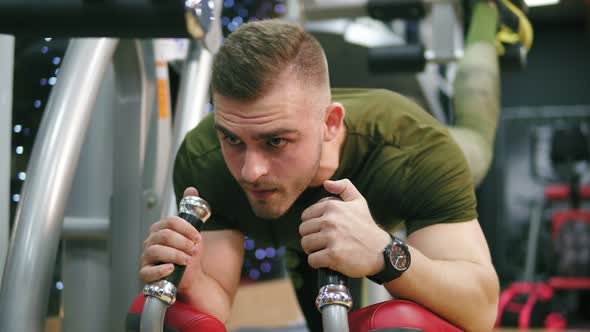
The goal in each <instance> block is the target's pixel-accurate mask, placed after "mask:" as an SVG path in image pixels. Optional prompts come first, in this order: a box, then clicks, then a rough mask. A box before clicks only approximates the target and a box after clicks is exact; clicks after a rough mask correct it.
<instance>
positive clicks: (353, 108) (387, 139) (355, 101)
mask: <svg viewBox="0 0 590 332" xmlns="http://www.w3.org/2000/svg"><path fill="white" fill-rule="evenodd" d="M332 100H334V101H335V102H340V103H341V104H342V105H343V106H344V109H345V111H346V116H345V123H346V125H347V129H348V130H349V133H351V134H356V135H368V136H371V139H373V140H378V141H379V140H383V141H382V142H384V143H390V144H392V145H395V146H404V145H405V146H407V145H408V144H410V145H411V144H412V143H413V142H415V141H416V140H420V139H421V136H422V135H423V134H424V131H425V130H426V131H430V132H437V133H439V134H442V135H446V129H445V127H444V126H443V125H442V124H441V123H440V122H438V121H437V120H436V119H435V118H434V117H432V115H430V114H429V113H428V112H427V111H426V110H424V108H422V107H421V106H420V105H418V104H417V103H415V102H414V101H413V100H411V99H410V98H407V97H404V96H402V95H400V94H399V93H396V92H393V91H391V90H387V89H350V88H345V89H341V88H338V89H333V90H332Z"/></svg>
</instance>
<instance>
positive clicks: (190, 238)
mask: <svg viewBox="0 0 590 332" xmlns="http://www.w3.org/2000/svg"><path fill="white" fill-rule="evenodd" d="M198 195H199V192H198V191H197V189H195V188H193V187H189V188H187V189H186V190H185V191H184V196H185V197H186V196H198ZM201 240H202V237H201V234H200V233H199V232H198V231H197V230H196V229H195V228H194V227H193V226H192V225H191V224H189V223H188V222H187V221H186V220H184V219H182V218H180V217H177V216H169V217H164V218H162V219H160V220H158V221H157V222H156V223H154V224H153V225H152V226H151V227H150V234H149V235H148V237H147V239H146V240H145V241H144V242H143V254H142V255H141V269H140V270H139V276H140V277H141V279H142V280H143V282H144V283H146V284H147V283H149V282H152V281H155V280H160V279H162V278H164V277H166V276H168V275H169V274H171V273H172V271H174V265H173V264H177V265H188V264H189V262H190V264H191V269H193V270H194V269H195V268H196V267H198V266H197V265H200V261H199V259H198V258H199V256H200V252H201V251H202V250H201V243H202V241H201ZM183 280H184V278H183Z"/></svg>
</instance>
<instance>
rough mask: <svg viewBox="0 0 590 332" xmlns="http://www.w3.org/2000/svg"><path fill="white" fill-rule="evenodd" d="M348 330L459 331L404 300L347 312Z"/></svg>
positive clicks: (364, 331) (361, 331)
mask: <svg viewBox="0 0 590 332" xmlns="http://www.w3.org/2000/svg"><path fill="white" fill-rule="evenodd" d="M348 325H349V327H350V332H367V331H370V330H375V329H383V328H396V327H397V328H402V327H406V328H414V329H419V330H423V331H426V332H460V331H462V330H461V329H459V328H457V327H455V326H454V325H452V324H451V323H449V322H447V321H446V320H444V319H442V318H440V317H439V316H437V315H436V314H434V313H432V312H431V311H428V310H426V309H425V308H423V307H422V306H420V305H418V304H416V303H413V302H410V301H404V300H391V301H385V302H381V303H377V304H374V305H371V306H368V307H365V308H362V309H359V310H356V311H353V312H351V313H349V314H348Z"/></svg>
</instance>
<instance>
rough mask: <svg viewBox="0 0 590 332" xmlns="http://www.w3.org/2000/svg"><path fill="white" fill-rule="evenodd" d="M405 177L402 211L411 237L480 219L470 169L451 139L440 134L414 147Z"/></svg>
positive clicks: (446, 135) (442, 133)
mask: <svg viewBox="0 0 590 332" xmlns="http://www.w3.org/2000/svg"><path fill="white" fill-rule="evenodd" d="M405 173H406V177H405V181H404V184H403V190H402V192H401V195H402V197H401V201H402V203H401V207H402V211H403V214H404V219H405V220H406V227H407V231H408V234H410V233H412V232H414V231H416V230H418V229H420V228H424V227H426V226H429V225H433V224H438V223H452V222H463V221H470V220H473V219H476V218H477V210H476V209H477V202H476V198H475V192H474V189H473V183H472V177H471V174H470V171H469V166H468V164H467V161H466V160H465V156H464V155H463V152H462V151H461V149H460V148H459V146H458V145H457V144H456V143H455V141H454V140H453V139H452V138H451V137H450V135H448V134H445V133H444V132H440V133H439V135H434V137H430V138H429V140H427V141H425V142H422V144H420V145H419V146H417V147H415V150H414V151H413V152H412V155H411V157H410V158H409V159H408V164H407V169H406V172H405Z"/></svg>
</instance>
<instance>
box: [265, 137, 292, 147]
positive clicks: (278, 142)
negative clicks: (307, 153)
mask: <svg viewBox="0 0 590 332" xmlns="http://www.w3.org/2000/svg"><path fill="white" fill-rule="evenodd" d="M285 144H287V140H286V139H284V138H271V139H270V140H269V141H268V145H270V146H272V147H273V148H280V147H282V146H283V145H285Z"/></svg>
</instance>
